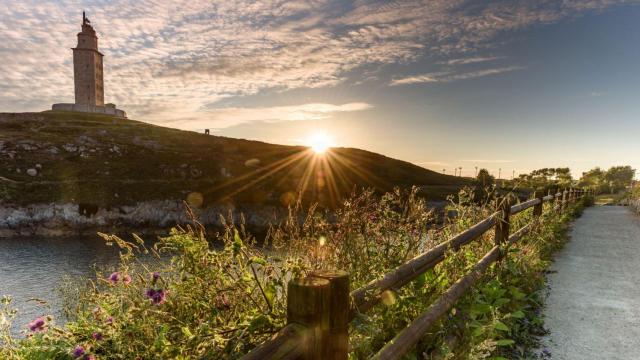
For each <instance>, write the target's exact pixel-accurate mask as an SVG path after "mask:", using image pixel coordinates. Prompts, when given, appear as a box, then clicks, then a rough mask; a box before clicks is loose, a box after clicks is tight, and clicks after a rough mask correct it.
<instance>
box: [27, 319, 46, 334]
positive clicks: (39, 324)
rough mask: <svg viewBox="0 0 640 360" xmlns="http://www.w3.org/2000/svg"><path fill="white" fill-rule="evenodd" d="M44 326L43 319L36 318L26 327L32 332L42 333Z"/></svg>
mask: <svg viewBox="0 0 640 360" xmlns="http://www.w3.org/2000/svg"><path fill="white" fill-rule="evenodd" d="M44 324H45V321H44V319H43V318H41V317H39V318H37V319H35V320H33V321H32V322H30V323H29V325H28V326H29V330H31V331H34V332H36V331H42V330H44Z"/></svg>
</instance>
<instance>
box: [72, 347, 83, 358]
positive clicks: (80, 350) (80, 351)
mask: <svg viewBox="0 0 640 360" xmlns="http://www.w3.org/2000/svg"><path fill="white" fill-rule="evenodd" d="M82 355H84V348H83V347H82V346H80V345H78V346H76V348H75V349H73V351H72V352H71V356H73V357H74V358H79V357H80V356H82Z"/></svg>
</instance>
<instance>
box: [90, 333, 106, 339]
mask: <svg viewBox="0 0 640 360" xmlns="http://www.w3.org/2000/svg"><path fill="white" fill-rule="evenodd" d="M91 336H92V337H93V339H94V340H95V341H102V339H103V336H102V333H99V332H96V331H94V332H93V334H91Z"/></svg>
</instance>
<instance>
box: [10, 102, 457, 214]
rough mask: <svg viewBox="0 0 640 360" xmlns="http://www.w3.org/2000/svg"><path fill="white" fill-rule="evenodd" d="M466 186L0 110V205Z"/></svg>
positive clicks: (403, 165) (351, 162)
mask: <svg viewBox="0 0 640 360" xmlns="http://www.w3.org/2000/svg"><path fill="white" fill-rule="evenodd" d="M467 181H468V180H465V179H461V178H458V177H453V176H448V175H442V174H438V173H435V172H433V171H430V170H426V169H423V168H421V167H418V166H415V165H413V164H410V163H407V162H404V161H400V160H395V159H391V158H388V157H385V156H383V155H379V154H376V153H372V152H368V151H363V150H359V149H351V148H334V149H331V150H330V152H328V153H327V154H325V155H323V156H317V155H315V154H313V153H312V152H311V151H310V150H308V149H307V148H305V147H300V146H283V145H274V144H267V143H263V142H258V141H249V140H242V139H233V138H226V137H220V136H212V135H211V136H210V135H204V134H198V133H194V132H189V131H182V130H176V129H171V128H165V127H160V126H154V125H150V124H147V123H143V122H139V121H133V120H126V119H117V118H112V117H108V116H104V115H98V114H83V113H72V112H50V111H48V112H42V113H16V114H14V113H0V203H5V204H16V205H25V204H32V203H43V202H44V203H46V202H76V203H90V204H96V205H99V206H112V205H124V204H132V203H135V202H139V201H144V200H155V199H185V198H186V197H187V196H188V195H189V194H195V195H192V196H193V197H192V200H193V199H195V201H196V202H198V200H199V199H202V200H203V205H205V206H206V205H208V204H212V203H216V202H221V201H224V202H231V203H243V204H244V203H247V204H249V203H251V204H256V203H261V204H283V203H284V204H286V203H288V202H290V201H291V200H292V199H295V196H296V194H298V193H299V191H300V190H303V198H304V199H305V200H306V201H317V202H319V203H320V204H322V205H326V206H331V205H332V204H335V203H336V202H337V201H340V199H341V198H342V197H344V196H346V195H348V194H349V193H351V192H352V191H353V189H355V188H361V187H374V188H376V189H377V190H379V191H388V190H390V189H392V188H393V187H394V186H401V187H406V186H411V185H418V186H421V187H422V189H423V192H424V193H425V194H426V195H427V196H429V197H430V198H431V199H433V200H437V199H442V198H443V197H444V196H445V195H446V194H449V193H453V192H456V191H457V189H458V188H459V187H460V186H462V185H464V184H465V183H467Z"/></svg>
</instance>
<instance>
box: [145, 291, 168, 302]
mask: <svg viewBox="0 0 640 360" xmlns="http://www.w3.org/2000/svg"><path fill="white" fill-rule="evenodd" d="M144 295H145V296H146V297H147V298H149V299H151V302H152V303H153V305H162V304H164V302H165V300H166V296H167V293H166V291H164V290H163V289H158V290H155V289H147V291H146V292H145V294H144Z"/></svg>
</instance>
